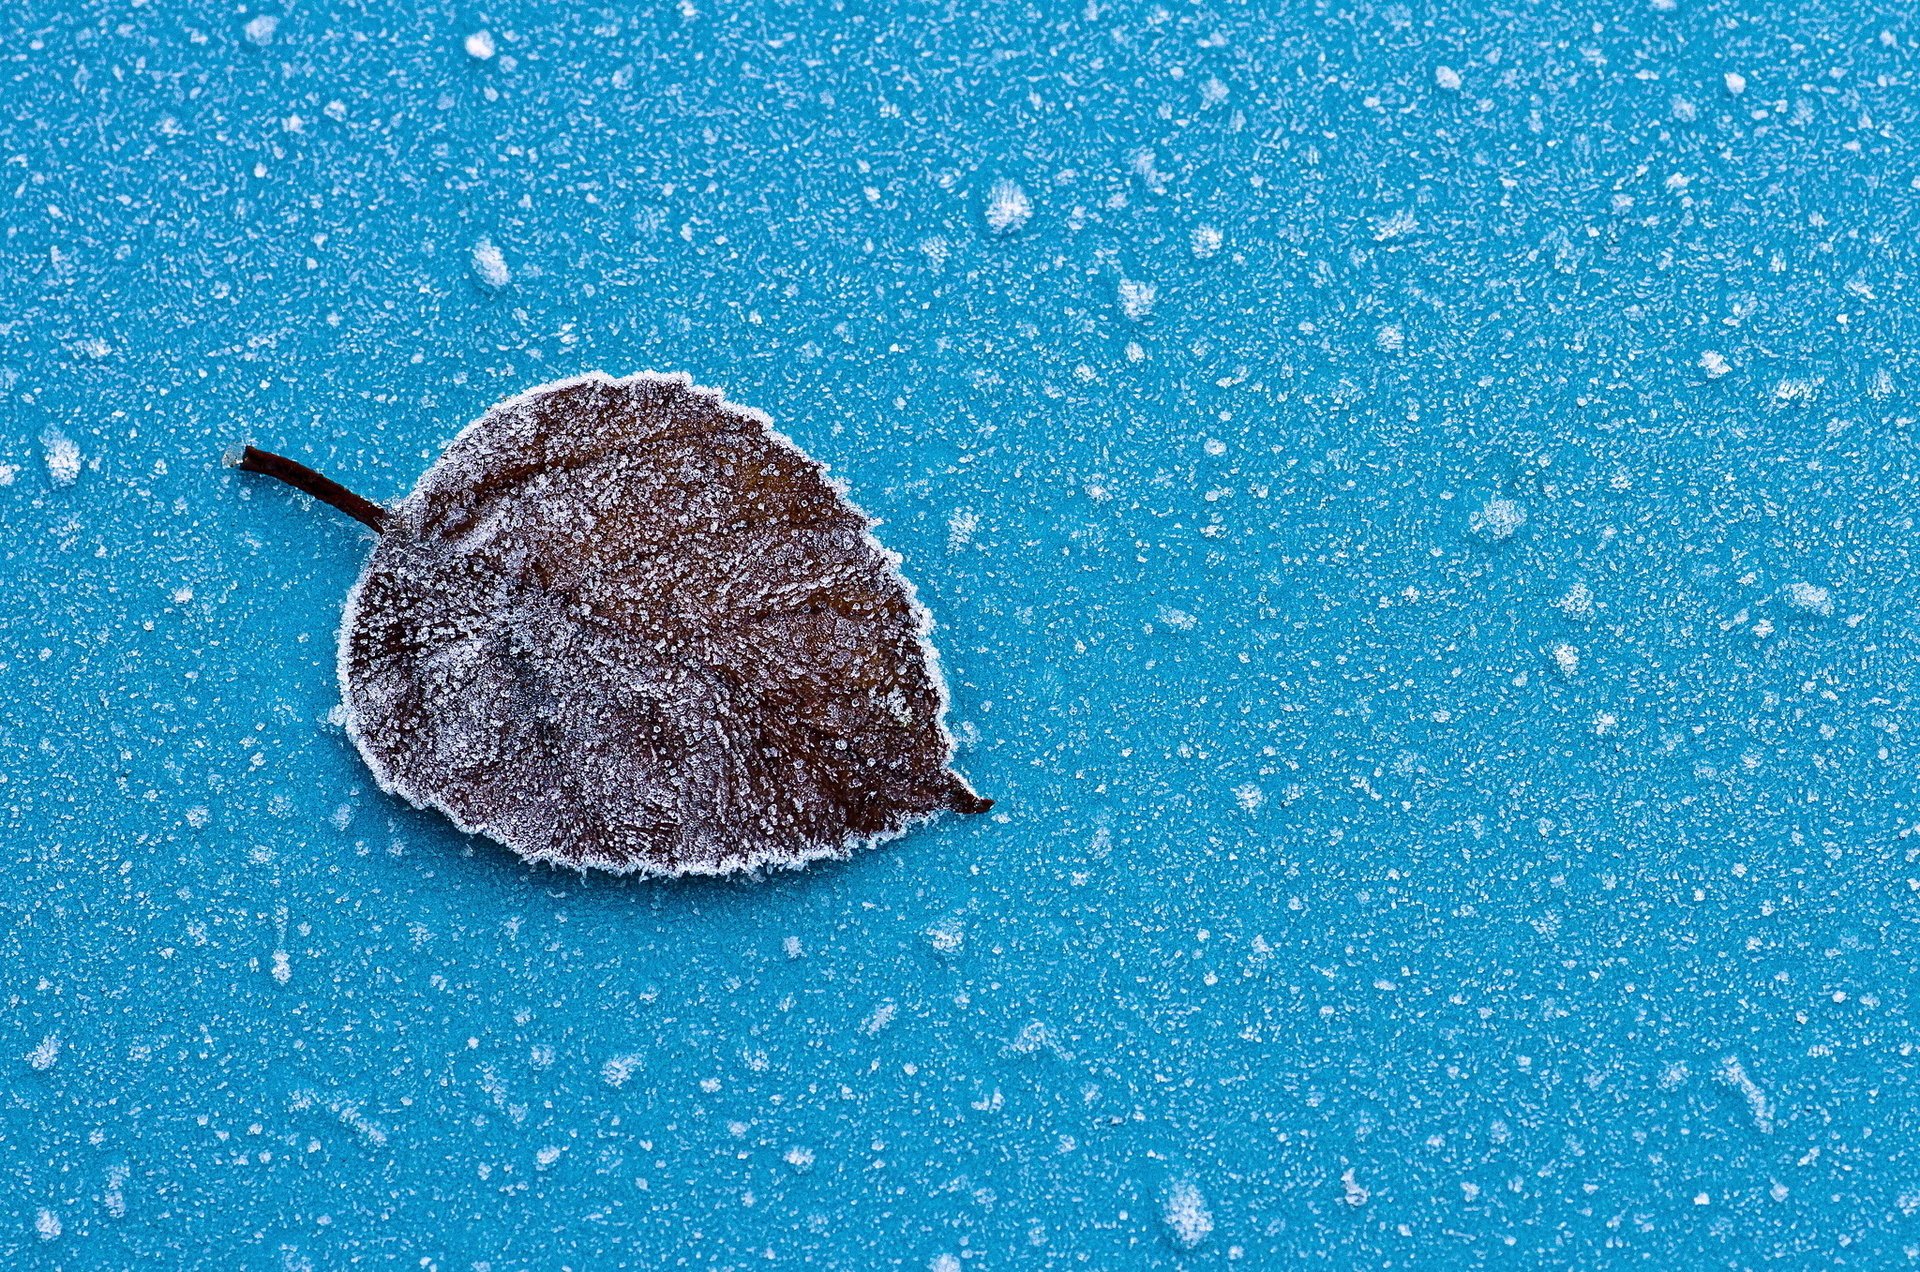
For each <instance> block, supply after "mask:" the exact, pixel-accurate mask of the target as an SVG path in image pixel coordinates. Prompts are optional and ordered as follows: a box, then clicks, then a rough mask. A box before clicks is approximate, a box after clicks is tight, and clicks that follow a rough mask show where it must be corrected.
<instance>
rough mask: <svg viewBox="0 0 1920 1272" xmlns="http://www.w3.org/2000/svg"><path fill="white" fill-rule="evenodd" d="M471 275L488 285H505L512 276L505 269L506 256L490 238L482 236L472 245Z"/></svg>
mask: <svg viewBox="0 0 1920 1272" xmlns="http://www.w3.org/2000/svg"><path fill="white" fill-rule="evenodd" d="M473 275H474V277H475V278H478V279H479V280H480V281H481V282H483V283H485V284H486V285H487V286H489V287H505V286H506V285H507V280H508V279H509V278H511V277H512V275H511V274H510V273H508V271H507V258H506V257H504V256H502V255H501V254H500V249H499V248H497V247H495V246H494V245H493V240H492V239H484V238H483V239H481V240H480V241H479V242H478V243H475V244H474V245H473Z"/></svg>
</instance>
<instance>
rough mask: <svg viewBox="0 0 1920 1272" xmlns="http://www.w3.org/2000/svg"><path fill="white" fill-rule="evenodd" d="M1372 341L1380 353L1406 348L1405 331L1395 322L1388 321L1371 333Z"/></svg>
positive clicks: (1396, 351) (1394, 351)
mask: <svg viewBox="0 0 1920 1272" xmlns="http://www.w3.org/2000/svg"><path fill="white" fill-rule="evenodd" d="M1373 343H1374V344H1375V346H1377V347H1378V348H1379V350H1380V352H1382V353H1398V352H1400V350H1402V349H1404V348H1406V345H1407V333H1406V332H1405V331H1404V330H1402V329H1401V327H1400V324H1399V323H1397V322H1390V323H1388V324H1386V325H1385V326H1384V327H1382V328H1380V330H1378V331H1376V332H1374V333H1373Z"/></svg>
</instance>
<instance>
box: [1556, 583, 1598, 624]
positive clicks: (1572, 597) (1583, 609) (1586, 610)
mask: <svg viewBox="0 0 1920 1272" xmlns="http://www.w3.org/2000/svg"><path fill="white" fill-rule="evenodd" d="M1554 604H1555V605H1556V606H1558V607H1559V609H1560V612H1561V613H1562V614H1565V615H1566V616H1567V617H1568V618H1572V619H1578V620H1579V621H1581V622H1585V621H1586V620H1587V619H1590V618H1592V617H1593V589H1592V588H1590V587H1588V586H1587V585H1586V584H1585V583H1575V584H1574V585H1573V586H1572V587H1570V588H1568V589H1567V594H1566V595H1565V596H1563V597H1561V598H1560V599H1559V600H1557V601H1555V602H1554Z"/></svg>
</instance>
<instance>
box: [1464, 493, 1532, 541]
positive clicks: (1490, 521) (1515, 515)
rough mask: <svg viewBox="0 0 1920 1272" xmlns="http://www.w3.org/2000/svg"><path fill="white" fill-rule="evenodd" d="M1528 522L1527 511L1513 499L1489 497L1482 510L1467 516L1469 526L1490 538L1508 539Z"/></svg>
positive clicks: (1477, 532)
mask: <svg viewBox="0 0 1920 1272" xmlns="http://www.w3.org/2000/svg"><path fill="white" fill-rule="evenodd" d="M1526 523H1527V511H1526V509H1524V508H1522V507H1521V506H1520V505H1519V504H1517V503H1515V502H1514V501H1513V500H1511V499H1501V498H1498V497H1495V498H1493V499H1489V500H1487V502H1486V505H1485V506H1484V507H1482V508H1481V509H1480V511H1478V512H1476V513H1474V514H1473V515H1472V516H1470V517H1468V518H1467V527H1468V528H1469V529H1471V530H1472V531H1473V532H1474V533H1475V534H1478V535H1484V536H1486V537H1487V538H1489V539H1495V540H1499V539H1507V538H1511V537H1512V536H1513V532H1514V531H1515V530H1518V529H1519V528H1520V527H1521V526H1523V525H1525V524H1526Z"/></svg>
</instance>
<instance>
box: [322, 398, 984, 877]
mask: <svg viewBox="0 0 1920 1272" xmlns="http://www.w3.org/2000/svg"><path fill="white" fill-rule="evenodd" d="M381 524H382V529H383V533H382V535H381V538H380V541H379V544H378V546H377V547H376V548H375V549H374V553H373V557H372V559H371V560H370V561H369V562H368V563H367V568H366V570H365V572H364V573H362V575H361V577H360V580H359V582H358V583H356V584H355V585H354V589H353V592H352V593H351V595H350V596H349V597H348V600H347V608H346V615H345V618H344V620H343V623H342V628H341V639H340V682H341V692H342V696H343V697H344V699H345V703H346V706H347V716H348V718H347V732H348V734H349V736H351V737H352V738H353V740H354V742H355V744H356V745H357V746H358V747H359V748H360V753H361V755H362V756H363V757H364V758H365V759H366V761H367V764H368V766H369V767H370V768H371V769H372V770H373V773H374V776H375V778H376V779H377V780H378V781H379V783H380V785H381V787H382V788H383V789H385V790H388V791H391V792H393V793H395V794H398V795H400V796H402V797H404V798H406V799H408V800H409V801H411V802H413V803H414V804H417V805H419V806H422V807H432V808H437V809H439V810H440V811H442V812H444V813H446V814H447V815H448V816H449V817H451V818H452V819H453V820H454V821H455V822H456V823H457V824H458V825H460V826H461V827H462V828H463V829H466V830H468V831H470V832H472V833H476V834H483V835H487V836H489V837H491V838H494V839H497V840H499V841H500V842H501V843H503V844H506V845H507V846H508V847H510V848H512V849H513V850H514V851H515V852H518V853H519V854H520V855H521V856H523V857H525V858H527V859H528V860H531V861H543V862H550V863H553V864H557V865H565V866H572V867H581V868H584V867H588V866H592V867H597V868H600V869H604V870H611V871H616V872H621V873H626V872H639V873H643V874H666V875H684V874H726V873H731V872H734V871H740V870H751V869H754V868H756V867H759V866H762V865H767V864H776V865H789V866H791V865H799V864H801V863H803V862H806V861H809V860H813V859H815V858H819V857H827V856H845V855H846V854H847V853H848V852H849V850H851V849H852V848H855V847H859V846H862V845H867V844H872V843H875V842H878V841H880V840H884V839H888V838H892V837H893V836H896V835H899V834H901V833H903V832H905V831H906V830H907V829H909V828H910V827H912V826H913V825H915V824H917V823H919V822H922V821H924V820H926V819H928V818H930V817H932V816H934V815H935V814H937V813H939V812H941V811H943V810H953V811H957V812H982V811H984V810H985V809H986V808H987V807H989V801H987V800H983V799H981V798H980V797H979V796H978V795H976V794H974V792H973V790H972V788H971V787H969V786H968V785H967V783H966V782H965V781H964V780H963V779H962V778H961V777H960V776H959V775H958V774H956V773H954V772H953V771H952V770H951V769H950V768H949V767H948V766H947V765H948V761H949V759H950V758H951V757H952V754H953V749H954V745H953V739H952V737H951V735H950V734H949V733H948V732H947V729H946V725H945V723H944V719H943V717H944V715H945V712H946V706H947V698H946V689H945V685H944V683H943V682H942V680H941V678H940V675H939V672H938V669H937V655H936V654H935V653H934V651H933V648H932V646H931V645H930V644H929V643H928V642H927V633H928V631H929V629H930V628H931V626H932V622H931V620H930V619H929V618H928V616H927V613H926V611H925V610H924V609H922V608H921V607H920V605H919V604H918V603H917V602H916V601H915V599H914V595H913V589H912V587H911V585H909V584H908V583H907V581H906V580H905V579H903V578H902V577H901V576H900V573H899V570H898V568H897V567H898V564H899V558H898V557H896V556H894V555H893V554H892V553H889V552H887V551H886V550H885V549H884V548H882V547H880V545H879V544H878V543H876V542H874V540H873V537H872V535H871V533H870V532H869V526H870V524H871V523H870V522H869V521H868V520H867V518H866V517H865V516H864V515H863V514H861V513H860V512H859V510H858V509H856V508H854V507H853V506H852V505H851V504H849V503H848V502H847V501H846V500H845V499H844V498H843V497H842V496H841V495H840V494H839V492H838V491H837V490H836V489H835V488H834V486H833V485H832V483H830V482H829V481H828V480H827V477H826V475H825V473H824V472H823V471H822V469H821V467H820V465H819V464H817V463H815V462H814V461H812V460H810V459H808V458H807V457H806V456H805V455H803V454H801V453H800V451H799V450H798V449H797V448H795V447H794V445H793V444H792V443H791V442H789V441H787V440H786V439H785V438H783V437H781V436H779V435H778V434H777V433H775V432H773V430H772V428H771V424H770V422H769V421H768V420H767V418H766V417H765V416H763V415H760V414H759V413H757V412H753V411H748V410H745V409H742V408H740V407H737V406H733V405H731V404H729V403H727V402H726V401H725V400H724V399H722V398H721V397H720V395H719V394H717V393H714V392H712V391H711V390H707V389H700V388H696V387H694V386H693V384H692V383H691V382H690V381H689V380H688V379H687V378H686V377H685V376H660V375H650V374H649V375H640V376H634V377H630V378H628V379H625V380H614V379H611V378H609V377H607V376H604V375H597V374H596V375H591V376H585V377H582V378H580V379H576V380H566V381H561V382H559V383H556V384H550V385H545V386H542V387H541V388H538V389H535V390H532V391H531V392H529V393H526V394H523V395H521V396H520V397H517V398H513V399H511V400H509V401H506V402H503V403H501V404H500V405H498V406H496V407H494V408H493V409H492V410H490V411H488V412H487V413H486V414H485V415H484V416H482V417H481V418H480V419H479V420H477V421H475V422H474V423H473V424H472V425H470V426H468V428H467V429H466V430H465V431H464V432H462V433H461V434H460V436H459V437H457V438H455V439H454V441H453V442H452V443H451V444H450V445H449V446H448V447H447V450H446V453H445V454H444V455H443V456H442V457H441V459H440V461H439V462H438V463H436V464H435V465H434V466H433V467H432V468H431V469H429V470H428V471H427V473H426V475H425V476H423V477H422V478H421V480H420V484H419V486H418V487H417V488H416V489H415V490H414V492H413V494H412V495H411V496H409V497H408V498H407V499H406V500H404V501H403V502H402V503H401V504H400V505H399V506H398V507H397V508H395V509H394V510H392V512H391V514H390V515H389V519H388V520H386V521H384V522H382V523H381Z"/></svg>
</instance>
